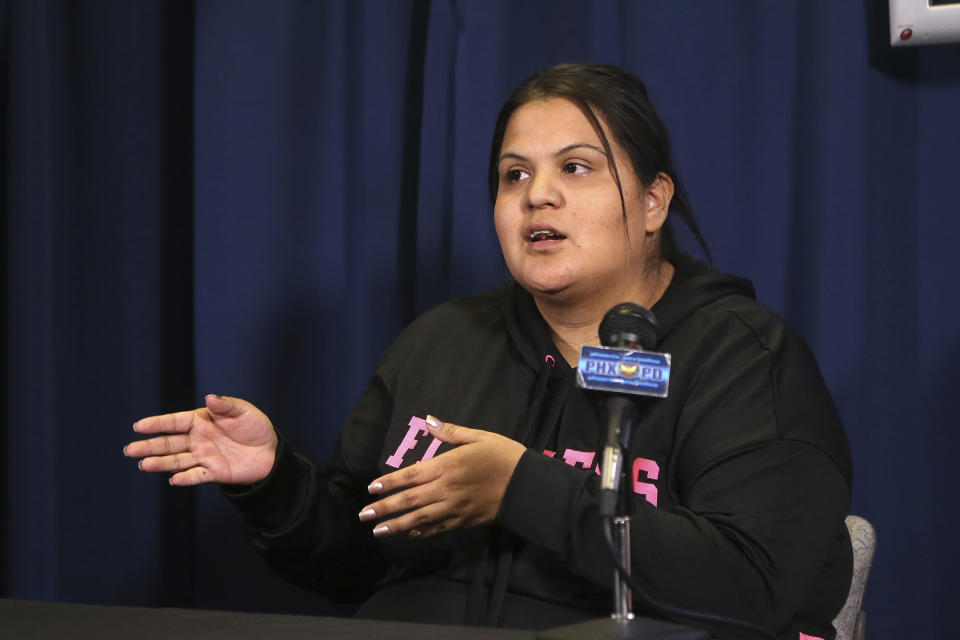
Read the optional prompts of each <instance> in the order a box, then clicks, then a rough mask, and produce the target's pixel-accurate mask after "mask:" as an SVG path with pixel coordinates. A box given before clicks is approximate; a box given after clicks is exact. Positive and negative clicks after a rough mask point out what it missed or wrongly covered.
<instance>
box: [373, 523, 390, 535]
mask: <svg viewBox="0 0 960 640" xmlns="http://www.w3.org/2000/svg"><path fill="white" fill-rule="evenodd" d="M388 533H390V529H389V528H387V525H385V524H382V525H380V526H379V527H374V528H373V537H374V538H379V537H380V536H385V535H387V534H388Z"/></svg>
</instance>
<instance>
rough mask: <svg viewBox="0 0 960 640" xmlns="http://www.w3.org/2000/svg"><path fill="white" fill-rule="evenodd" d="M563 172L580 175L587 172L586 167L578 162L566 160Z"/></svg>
mask: <svg viewBox="0 0 960 640" xmlns="http://www.w3.org/2000/svg"><path fill="white" fill-rule="evenodd" d="M563 172H564V173H569V174H571V175H581V174H584V173H586V172H587V168H586V167H585V166H583V165H582V164H580V163H579V162H568V163H566V164H565V165H563Z"/></svg>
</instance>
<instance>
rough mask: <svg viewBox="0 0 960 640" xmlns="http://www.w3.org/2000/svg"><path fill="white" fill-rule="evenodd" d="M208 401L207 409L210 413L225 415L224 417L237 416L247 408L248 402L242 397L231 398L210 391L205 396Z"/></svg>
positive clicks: (205, 400)
mask: <svg viewBox="0 0 960 640" xmlns="http://www.w3.org/2000/svg"><path fill="white" fill-rule="evenodd" d="M204 402H206V403H207V410H208V411H210V413H212V414H215V415H218V416H223V417H224V418H236V417H237V416H239V415H241V414H243V413H245V412H246V410H247V405H248V404H249V403H247V402H246V401H245V400H241V399H240V398H231V397H230V396H218V395H217V394H215V393H209V394H207V396H206V397H205V398H204Z"/></svg>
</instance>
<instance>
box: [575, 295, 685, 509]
mask: <svg viewBox="0 0 960 640" xmlns="http://www.w3.org/2000/svg"><path fill="white" fill-rule="evenodd" d="M599 333H600V343H601V344H602V345H603V346H602V347H599V348H598V347H590V346H587V345H584V346H583V347H581V348H580V363H579V366H578V369H577V384H578V385H579V386H580V387H583V388H586V389H597V390H602V391H607V392H610V391H613V393H607V394H605V396H604V397H603V399H602V401H601V404H602V408H603V412H602V415H603V417H604V420H605V421H606V434H607V438H606V443H605V446H604V449H603V457H602V461H601V466H600V489H601V492H600V504H599V511H600V515H601V516H604V517H612V516H613V515H614V510H615V508H616V504H617V493H618V489H619V486H620V477H621V471H622V468H623V449H624V448H625V447H626V446H627V444H628V442H629V440H630V432H631V430H632V429H633V426H634V424H636V422H637V420H638V418H639V413H638V410H637V405H636V401H635V400H634V398H632V397H630V396H631V395H652V396H657V397H665V396H666V395H667V384H668V382H669V373H670V356H669V354H661V353H653V352H650V351H649V350H650V349H653V348H654V347H656V345H657V321H656V318H655V317H654V315H653V313H652V312H651V311H650V310H649V309H645V308H643V307H641V306H640V305H637V304H633V303H632V302H622V303H620V304H618V305H616V306H615V307H613V308H612V309H610V310H609V311H608V312H607V313H606V315H605V316H604V318H603V321H602V322H601V323H600V332H599ZM625 394H628V395H625Z"/></svg>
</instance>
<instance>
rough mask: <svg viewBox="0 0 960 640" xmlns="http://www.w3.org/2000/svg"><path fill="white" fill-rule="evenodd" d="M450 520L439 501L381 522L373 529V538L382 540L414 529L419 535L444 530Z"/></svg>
mask: <svg viewBox="0 0 960 640" xmlns="http://www.w3.org/2000/svg"><path fill="white" fill-rule="evenodd" d="M452 520H453V518H451V517H450V514H449V513H448V512H447V509H446V508H445V507H444V505H443V503H442V501H441V502H437V503H434V504H430V505H427V506H425V507H421V508H419V509H416V510H414V511H411V512H409V513H405V514H403V515H402V516H399V517H397V518H393V519H391V520H387V521H385V522H381V523H380V524H378V525H377V526H375V527H374V528H373V535H374V537H375V538H382V537H384V536H393V535H396V534H398V533H404V532H408V531H412V530H414V529H416V530H418V531H420V532H421V533H422V532H423V531H427V530H429V531H436V530H437V529H438V527H440V528H442V529H444V530H446V529H447V527H450V526H451V521H452Z"/></svg>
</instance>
